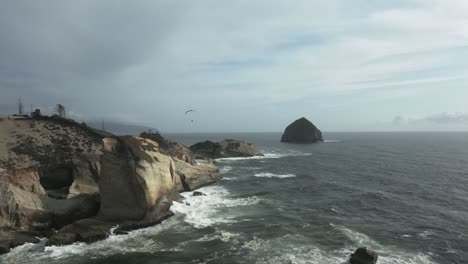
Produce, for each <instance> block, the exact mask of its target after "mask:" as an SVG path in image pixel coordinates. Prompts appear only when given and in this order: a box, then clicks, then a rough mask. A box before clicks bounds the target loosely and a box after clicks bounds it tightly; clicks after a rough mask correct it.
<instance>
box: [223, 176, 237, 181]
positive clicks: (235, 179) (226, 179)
mask: <svg viewBox="0 0 468 264" xmlns="http://www.w3.org/2000/svg"><path fill="white" fill-rule="evenodd" d="M238 179H239V177H223V181H237V180H238Z"/></svg>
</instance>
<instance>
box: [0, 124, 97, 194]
mask: <svg viewBox="0 0 468 264" xmlns="http://www.w3.org/2000/svg"><path fill="white" fill-rule="evenodd" d="M102 138H103V135H100V134H99V133H98V132H96V131H95V130H93V129H91V128H88V127H86V126H84V125H81V124H78V123H76V122H74V121H73V120H68V119H57V118H55V119H54V118H48V119H11V120H8V119H7V120H3V121H1V122H0V172H3V175H1V176H0V180H2V179H6V178H10V180H8V182H9V183H12V184H14V181H18V182H19V183H20V184H19V185H16V186H22V187H21V188H34V189H35V190H34V191H33V192H38V193H41V192H42V190H41V188H40V187H39V186H37V185H34V186H28V185H27V184H26V183H25V182H22V181H24V180H26V179H32V178H31V177H35V176H31V175H32V174H37V175H39V178H40V185H41V186H42V187H43V188H42V189H43V190H45V191H46V193H47V194H49V195H50V196H52V197H57V198H67V197H73V196H76V195H78V194H80V193H96V192H97V190H98V184H97V182H98V180H97V178H98V176H99V170H100V165H99V163H100V156H101V155H102V152H101V149H102ZM23 169H24V170H23ZM27 170H29V171H27ZM34 170H36V171H37V172H35V171H34ZM26 174H29V175H30V176H28V175H26ZM8 175H9V176H8ZM12 179H15V180H12Z"/></svg>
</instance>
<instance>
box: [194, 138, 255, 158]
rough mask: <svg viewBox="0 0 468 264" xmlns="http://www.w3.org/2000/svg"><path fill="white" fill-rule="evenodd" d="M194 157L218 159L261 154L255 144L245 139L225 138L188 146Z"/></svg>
mask: <svg viewBox="0 0 468 264" xmlns="http://www.w3.org/2000/svg"><path fill="white" fill-rule="evenodd" d="M190 150H191V151H192V152H193V155H194V156H195V158H199V159H200V158H201V159H218V158H231V157H253V156H263V154H262V153H260V152H259V151H257V149H256V148H255V146H254V145H253V144H251V143H247V142H245V141H240V140H233V139H225V140H223V141H220V142H212V141H209V140H207V141H204V142H199V143H196V144H194V145H192V146H190Z"/></svg>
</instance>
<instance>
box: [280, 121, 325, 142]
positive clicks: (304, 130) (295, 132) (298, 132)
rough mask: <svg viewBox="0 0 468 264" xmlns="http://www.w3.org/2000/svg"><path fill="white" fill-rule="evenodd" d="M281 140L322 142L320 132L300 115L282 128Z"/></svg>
mask: <svg viewBox="0 0 468 264" xmlns="http://www.w3.org/2000/svg"><path fill="white" fill-rule="evenodd" d="M281 142H291V143H315V142H323V138H322V132H321V131H320V130H319V129H318V128H317V127H316V126H315V125H314V124H312V122H310V121H309V120H307V118H305V117H302V118H299V119H298V120H296V121H294V122H293V123H291V124H290V125H289V126H288V127H286V129H285V130H284V133H283V136H282V137H281Z"/></svg>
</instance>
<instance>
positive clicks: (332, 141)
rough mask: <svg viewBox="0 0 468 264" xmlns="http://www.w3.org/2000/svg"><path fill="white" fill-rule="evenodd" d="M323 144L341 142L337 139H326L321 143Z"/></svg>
mask: <svg viewBox="0 0 468 264" xmlns="http://www.w3.org/2000/svg"><path fill="white" fill-rule="evenodd" d="M323 142H324V143H337V142H341V140H338V139H326V140H324V141H323Z"/></svg>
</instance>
